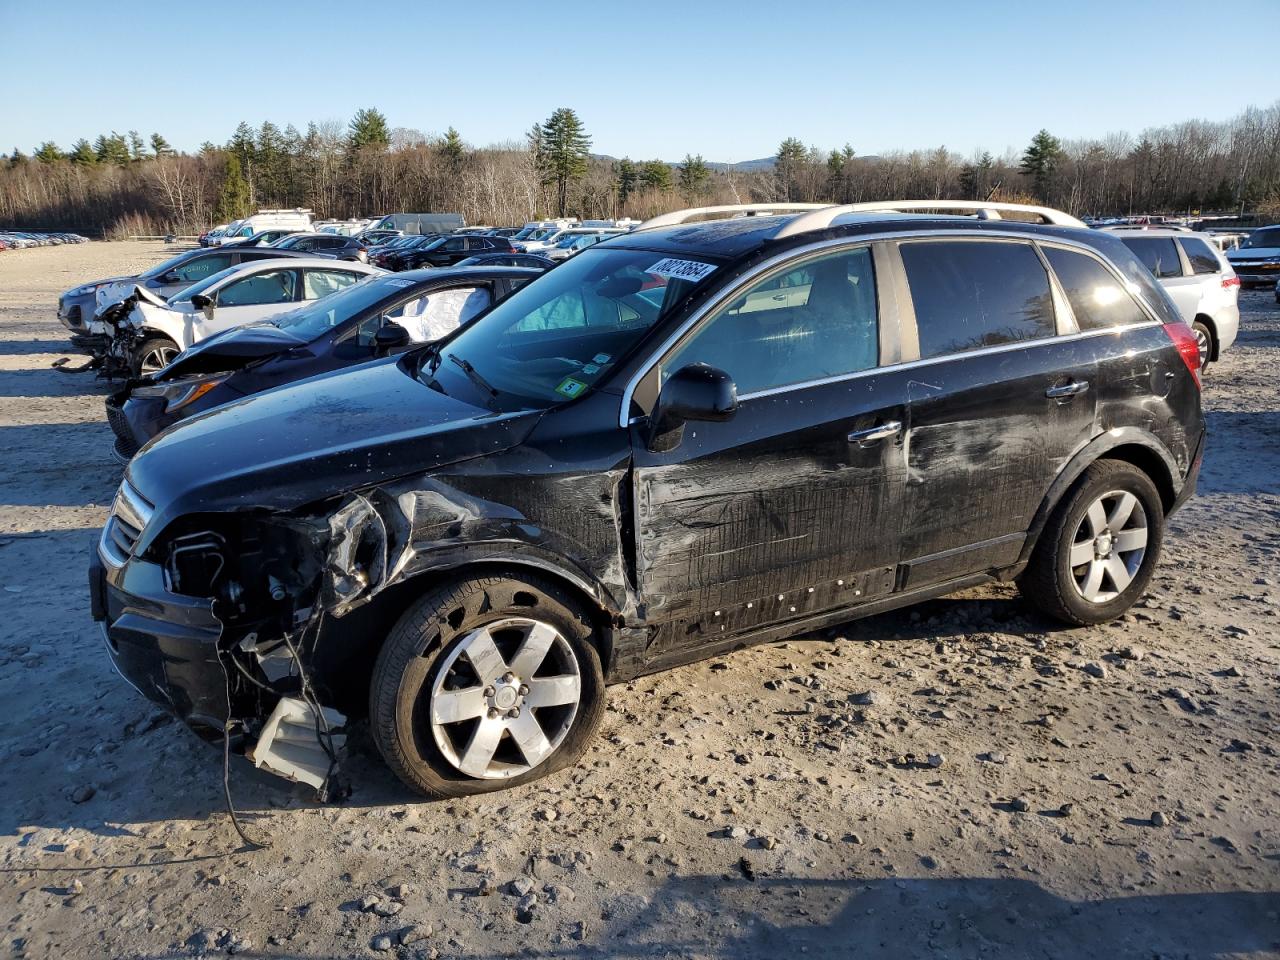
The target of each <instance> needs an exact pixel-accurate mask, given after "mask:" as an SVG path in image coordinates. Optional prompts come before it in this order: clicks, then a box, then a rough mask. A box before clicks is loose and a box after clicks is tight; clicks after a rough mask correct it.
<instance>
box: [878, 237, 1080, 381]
mask: <svg viewBox="0 0 1280 960" xmlns="http://www.w3.org/2000/svg"><path fill="white" fill-rule="evenodd" d="M900 249H901V252H902V262H903V266H904V267H905V268H906V272H907V282H908V284H909V285H910V288H911V299H912V302H913V304H914V306H915V314H916V327H917V333H918V335H919V339H920V357H921V359H927V358H929V357H938V356H944V355H946V354H950V353H962V352H964V351H967V350H979V349H981V348H983V347H994V346H1000V345H1002V344H1008V343H1020V342H1022V341H1026V340H1037V339H1040V338H1043V337H1051V336H1053V335H1054V333H1055V330H1056V327H1055V323H1054V315H1053V294H1052V293H1051V292H1050V288H1049V275H1048V273H1046V272H1045V269H1044V264H1043V263H1041V262H1040V258H1039V256H1037V255H1036V251H1035V249H1034V248H1033V247H1032V246H1031V244H1030V243H1020V242H1012V241H1011V242H1003V241H966V240H944V241H934V240H928V241H917V242H909V243H903V244H902V246H901V248H900Z"/></svg>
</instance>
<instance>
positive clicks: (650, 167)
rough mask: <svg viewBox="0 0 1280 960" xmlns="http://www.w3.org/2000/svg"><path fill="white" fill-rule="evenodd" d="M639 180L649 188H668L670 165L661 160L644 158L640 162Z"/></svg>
mask: <svg viewBox="0 0 1280 960" xmlns="http://www.w3.org/2000/svg"><path fill="white" fill-rule="evenodd" d="M640 182H641V183H642V184H644V186H645V187H646V189H649V190H670V189H671V167H670V166H668V165H667V164H665V163H663V162H662V161H661V160H646V161H645V162H644V163H642V164H640Z"/></svg>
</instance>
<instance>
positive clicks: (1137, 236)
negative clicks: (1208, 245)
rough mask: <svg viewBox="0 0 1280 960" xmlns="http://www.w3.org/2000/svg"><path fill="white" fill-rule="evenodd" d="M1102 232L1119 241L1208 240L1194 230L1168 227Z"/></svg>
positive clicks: (1206, 236)
mask: <svg viewBox="0 0 1280 960" xmlns="http://www.w3.org/2000/svg"><path fill="white" fill-rule="evenodd" d="M1104 232H1105V233H1109V234H1111V236H1113V237H1119V238H1120V239H1121V240H1141V239H1142V238H1143V237H1199V238H1200V239H1201V240H1207V239H1209V237H1208V234H1204V233H1198V232H1197V231H1195V230H1170V229H1169V228H1168V227H1152V228H1151V229H1149V230H1106V231H1104Z"/></svg>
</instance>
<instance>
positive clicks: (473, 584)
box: [369, 573, 605, 799]
mask: <svg viewBox="0 0 1280 960" xmlns="http://www.w3.org/2000/svg"><path fill="white" fill-rule="evenodd" d="M592 633H593V628H592V625H591V622H590V620H589V619H588V617H587V616H586V615H585V614H584V612H583V611H582V610H581V608H580V607H579V605H578V604H577V602H576V601H575V599H574V598H573V597H572V596H570V595H569V594H568V592H567V591H565V590H563V589H562V588H561V587H559V586H558V585H556V584H555V583H553V582H551V581H549V580H545V579H543V578H541V577H537V576H533V575H526V574H524V573H512V574H506V575H501V576H492V577H471V578H467V579H464V580H460V581H454V582H452V583H450V584H448V585H446V586H443V587H441V588H439V589H437V590H435V591H433V592H431V593H429V594H428V595H427V596H425V597H423V598H422V599H421V600H419V601H417V602H416V603H414V604H413V605H412V606H411V607H410V608H409V609H408V610H407V611H406V612H405V613H404V615H403V616H402V617H401V618H400V620H399V622H397V624H396V626H395V627H394V628H393V629H392V631H391V634H390V636H388V638H387V641H386V643H385V644H384V645H383V648H382V650H381V652H380V653H379V654H378V660H377V663H376V664H375V666H374V670H373V679H372V681H371V684H370V697H369V718H370V726H371V728H372V733H373V739H374V741H375V742H376V743H377V745H378V749H379V750H380V751H381V753H382V756H383V758H384V759H385V760H386V762H387V765H388V766H389V767H390V768H391V769H392V771H393V772H394V773H395V774H396V776H398V777H399V778H400V779H401V780H403V781H404V782H405V783H406V784H408V785H409V786H410V787H412V788H413V789H414V790H416V791H418V792H419V793H421V794H423V795H425V796H427V797H430V798H434V799H440V798H448V797H463V796H469V795H471V794H478V793H490V792H492V791H495V790H501V789H504V788H506V787H512V786H517V785H519V784H523V783H528V782H530V781H532V780H537V779H539V778H541V777H544V776H546V775H547V774H550V773H553V772H555V771H557V770H560V769H563V768H564V767H567V766H569V765H570V764H572V763H574V762H575V761H576V760H577V759H578V758H579V757H580V756H581V755H582V753H583V751H585V750H586V747H587V745H588V744H589V743H590V742H591V739H592V737H593V736H594V734H595V731H596V729H597V728H598V727H599V725H600V719H601V717H602V716H603V714H604V705H605V693H604V689H605V686H604V675H603V672H602V670H601V667H600V657H599V655H598V653H597V652H596V648H595V646H594V644H593V643H592V642H591V640H592Z"/></svg>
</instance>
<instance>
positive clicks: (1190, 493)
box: [1169, 427, 1208, 513]
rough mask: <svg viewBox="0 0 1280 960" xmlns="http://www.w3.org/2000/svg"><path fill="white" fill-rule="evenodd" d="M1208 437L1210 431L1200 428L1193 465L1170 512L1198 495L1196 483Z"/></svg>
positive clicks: (1192, 459)
mask: <svg viewBox="0 0 1280 960" xmlns="http://www.w3.org/2000/svg"><path fill="white" fill-rule="evenodd" d="M1207 437H1208V431H1207V430H1205V429H1204V428H1203V427H1202V428H1201V429H1200V439H1199V440H1198V441H1196V448H1195V453H1193V454H1192V455H1191V466H1189V467H1188V468H1187V475H1186V477H1185V478H1184V479H1183V481H1182V489H1181V490H1179V491H1178V495H1177V497H1175V498H1174V501H1173V506H1171V507H1170V508H1169V513H1173V512H1174V511H1175V510H1177V509H1178V508H1179V507H1181V506H1182V505H1183V504H1184V503H1186V502H1187V501H1188V500H1190V499H1191V498H1192V497H1194V496H1195V495H1196V485H1197V484H1198V483H1199V482H1200V464H1201V463H1202V462H1203V461H1204V445H1205V441H1206V439H1207Z"/></svg>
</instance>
